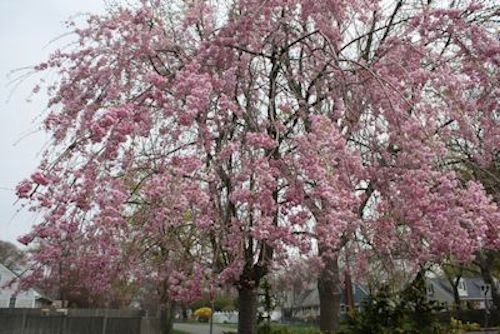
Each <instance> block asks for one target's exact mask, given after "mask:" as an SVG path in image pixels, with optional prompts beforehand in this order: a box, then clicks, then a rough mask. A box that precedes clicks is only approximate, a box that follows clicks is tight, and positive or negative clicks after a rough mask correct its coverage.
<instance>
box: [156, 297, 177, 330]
mask: <svg viewBox="0 0 500 334" xmlns="http://www.w3.org/2000/svg"><path fill="white" fill-rule="evenodd" d="M174 309H175V307H174V303H173V302H172V301H170V300H164V301H162V302H161V304H160V310H159V313H160V333H161V334H172V333H173V329H174Z"/></svg>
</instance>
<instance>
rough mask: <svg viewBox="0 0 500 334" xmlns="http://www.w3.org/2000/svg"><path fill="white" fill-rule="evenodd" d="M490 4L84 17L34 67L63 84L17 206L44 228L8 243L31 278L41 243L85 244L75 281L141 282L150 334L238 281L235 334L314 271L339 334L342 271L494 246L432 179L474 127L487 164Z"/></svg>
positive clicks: (439, 177) (464, 202)
mask: <svg viewBox="0 0 500 334" xmlns="http://www.w3.org/2000/svg"><path fill="white" fill-rule="evenodd" d="M488 6H489V4H488V2H484V3H480V2H474V1H463V2H462V3H461V4H460V6H457V5H456V4H455V2H453V1H450V3H448V2H440V3H439V4H437V3H436V4H435V3H433V2H432V1H428V2H426V3H422V2H420V1H396V2H394V3H386V2H384V1H368V0H356V1H343V0H334V1H312V0H311V1H310V0H295V1H284V0H282V1H278V0H277V1H252V0H240V1H232V2H229V3H225V2H220V3H218V2H215V3H209V2H206V1H196V0H194V1H186V2H178V3H177V2H173V3H172V2H167V1H165V2H163V1H145V0H144V1H142V2H140V3H138V4H137V5H135V6H129V7H117V8H113V9H112V10H110V11H109V13H108V14H106V15H103V16H90V17H89V19H88V21H87V22H86V24H85V25H83V27H81V26H79V25H76V26H74V27H73V26H71V27H72V28H73V29H74V32H75V33H76V36H77V37H78V40H77V43H76V45H72V46H70V47H69V49H67V50H66V49H65V50H61V51H57V52H55V53H54V54H53V55H52V57H50V59H48V61H47V62H45V63H42V64H40V65H38V66H37V67H36V68H35V69H36V70H37V71H48V70H51V71H55V72H56V74H57V78H58V79H57V81H56V82H55V83H54V84H49V85H48V93H49V95H50V96H51V100H50V102H49V112H48V114H47V115H46V118H45V127H46V129H47V131H49V132H50V133H51V134H52V135H53V146H52V147H51V148H50V149H49V151H48V152H47V154H46V155H45V158H44V159H43V161H42V162H41V164H40V167H39V169H38V170H37V171H36V172H35V173H34V174H33V175H32V176H31V177H30V178H29V179H27V180H25V181H23V182H21V183H20V185H19V186H18V189H17V190H18V195H19V197H21V198H25V199H27V200H28V201H27V203H29V205H30V206H31V207H32V209H34V210H37V211H39V212H42V213H43V215H44V216H43V218H44V219H43V223H41V224H39V225H37V226H35V227H34V229H33V231H32V232H31V233H30V234H28V235H26V236H24V237H22V239H21V240H22V242H24V243H30V242H33V241H36V242H37V243H39V244H40V245H42V247H41V248H40V251H39V252H38V253H37V254H35V258H34V259H35V260H36V261H37V262H38V263H39V264H40V265H41V266H40V270H41V269H42V268H43V267H44V266H46V265H48V264H50V263H52V262H51V261H56V262H57V260H58V259H60V258H62V257H63V256H64V252H63V251H62V248H61V247H60V245H61V243H59V242H53V241H54V240H60V239H61V238H65V239H67V240H70V243H75V245H76V244H79V243H82V242H85V241H87V242H88V243H89V244H90V245H91V248H90V249H92V251H89V252H86V253H85V254H77V255H78V256H77V257H76V258H74V261H75V265H78V266H81V267H82V268H84V270H87V271H88V273H89V274H90V275H88V277H89V279H88V280H87V281H86V282H85V284H86V285H88V286H89V287H92V288H95V289H106V287H107V286H109V285H110V284H111V282H112V280H110V279H109V277H108V276H107V273H108V272H114V273H116V272H117V270H123V273H124V275H127V277H128V279H129V280H130V281H134V280H135V281H137V282H138V284H140V282H142V281H144V280H147V279H153V280H154V283H155V284H157V286H158V287H159V291H160V294H161V296H162V297H161V300H162V303H163V305H164V306H163V310H164V311H165V312H164V316H163V319H164V323H165V324H166V323H168V314H167V313H168V310H169V309H171V305H172V304H171V303H172V302H173V301H175V300H185V299H190V298H194V297H195V296H196V295H197V294H200V293H201V289H202V286H206V287H207V288H210V289H214V288H216V287H217V286H218V285H222V284H229V283H230V284H235V285H236V287H237V289H238V292H239V297H240V303H239V305H240V307H239V324H238V326H239V328H238V332H239V333H244V334H246V333H255V331H256V314H257V289H258V287H259V285H260V283H261V281H262V279H263V278H264V276H265V275H266V274H267V273H268V272H269V271H270V270H271V269H273V268H274V267H275V266H279V265H282V264H285V263H287V259H288V258H289V257H290V256H293V254H297V253H300V254H304V255H311V254H314V256H315V257H316V259H317V260H318V263H319V265H318V268H319V279H318V289H319V293H320V307H321V315H320V326H321V329H322V330H323V331H325V332H329V333H330V332H333V331H335V329H336V328H337V326H338V310H339V297H340V295H339V285H340V270H341V268H340V267H341V266H343V265H344V264H345V261H340V258H341V256H343V257H345V258H348V259H349V263H351V266H355V267H357V268H358V269H363V267H364V268H369V266H367V265H363V264H364V263H366V262H369V261H370V259H371V258H373V257H378V258H383V259H385V260H386V261H387V262H388V263H389V264H394V263H396V261H399V260H403V261H410V262H411V263H412V264H413V265H415V266H416V267H417V266H419V265H422V264H425V263H428V262H439V261H440V259H441V258H443V257H445V256H449V255H452V256H454V257H455V258H457V259H459V260H460V261H468V260H470V259H471V257H472V256H473V254H474V252H475V251H476V250H478V249H479V248H483V247H490V248H495V247H499V242H498V233H499V221H500V217H499V213H498V208H497V206H496V205H495V204H494V203H493V202H491V200H490V198H488V197H487V195H486V194H485V192H484V190H483V189H482V187H481V186H480V185H479V184H477V183H475V182H473V181H471V182H469V183H467V184H463V183H461V182H460V180H461V178H460V177H459V175H457V174H456V173H455V172H454V171H453V170H452V169H451V168H448V167H447V166H446V164H444V162H443V161H444V157H446V156H448V154H449V153H450V147H449V145H447V144H448V143H450V142H452V141H458V142H460V143H464V142H469V141H470V142H471V143H472V144H474V143H477V141H476V140H475V138H476V137H477V136H478V134H477V133H476V132H474V129H475V128H474V124H478V123H479V124H481V125H482V126H483V128H484V129H485V130H484V131H483V132H481V133H480V134H479V136H480V137H481V138H482V140H481V143H482V145H484V147H485V150H486V151H487V152H489V154H482V153H478V155H477V158H478V159H481V161H482V162H484V163H488V162H489V161H491V159H493V158H494V157H495V154H497V153H495V152H498V151H495V150H496V148H495V145H496V144H495V143H496V142H497V141H495V138H498V115H497V114H495V110H496V100H495V97H494V95H495V93H496V92H497V89H496V88H495V85H494V83H493V82H494V81H495V80H496V79H498V72H497V68H496V65H498V51H499V45H498V41H497V40H496V39H495V37H494V36H493V35H491V33H490V31H489V26H488V24H489V23H488V22H489V20H490V19H491V17H492V15H494V14H493V13H494V12H493V11H492V10H491V9H490V8H489V7H488ZM37 89H38V88H37ZM472 120H473V121H474V122H472ZM478 152H482V151H478ZM77 236H78V237H77ZM316 251H317V252H316ZM54 263H55V262H54ZM49 266H50V265H49ZM96 272H99V275H95V276H94V275H92V273H96ZM37 273H40V271H36V270H35V271H34V272H33V276H32V277H33V279H36V277H37ZM164 327H165V328H167V326H164ZM165 330H167V329H165Z"/></svg>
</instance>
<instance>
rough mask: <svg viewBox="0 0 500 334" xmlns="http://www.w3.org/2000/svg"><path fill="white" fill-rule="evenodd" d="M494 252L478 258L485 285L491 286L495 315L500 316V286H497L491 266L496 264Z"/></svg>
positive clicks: (488, 252)
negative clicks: (499, 287) (499, 288)
mask: <svg viewBox="0 0 500 334" xmlns="http://www.w3.org/2000/svg"><path fill="white" fill-rule="evenodd" d="M494 256H495V254H494V252H493V251H485V252H484V253H482V254H480V256H478V260H479V267H480V269H481V276H482V277H483V281H484V283H485V284H488V285H489V286H490V291H491V298H492V299H493V306H494V310H493V312H496V313H493V314H500V291H499V290H498V286H497V285H496V284H495V280H494V278H493V275H492V273H491V266H492V265H493V263H494Z"/></svg>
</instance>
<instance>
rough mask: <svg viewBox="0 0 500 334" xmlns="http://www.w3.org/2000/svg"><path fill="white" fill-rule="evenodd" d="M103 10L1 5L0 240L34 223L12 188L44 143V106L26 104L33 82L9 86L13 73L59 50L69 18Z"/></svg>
mask: <svg viewBox="0 0 500 334" xmlns="http://www.w3.org/2000/svg"><path fill="white" fill-rule="evenodd" d="M103 8H104V3H103V1H102V0H71V1H69V0H0V240H8V241H11V242H15V240H16V238H17V236H19V235H21V234H24V233H26V232H28V231H29V229H30V226H31V225H32V224H33V222H35V220H36V218H35V217H32V216H31V215H30V214H29V213H26V212H21V213H16V212H17V211H18V210H19V209H20V206H19V205H18V204H16V203H15V201H16V197H15V194H14V188H15V186H16V184H17V183H18V182H19V181H21V180H22V179H23V178H25V177H27V176H29V175H30V174H31V173H32V172H33V171H34V169H35V168H36V166H37V164H38V161H39V160H40V153H41V150H42V147H43V145H44V143H45V141H46V139H45V138H46V137H45V135H44V134H43V133H42V132H41V131H37V129H38V128H39V124H40V122H41V120H40V119H38V118H37V115H39V114H40V112H42V111H43V110H44V101H43V99H37V100H35V101H33V102H31V103H28V102H27V101H26V99H27V98H28V97H29V95H30V92H31V89H32V87H33V85H34V81H33V80H31V81H30V80H26V81H25V82H23V83H22V84H21V85H19V86H17V87H14V86H13V85H12V84H10V85H9V81H10V80H11V79H12V77H15V73H14V74H13V75H9V72H10V71H12V70H15V69H18V68H21V67H25V66H30V65H34V64H37V63H39V62H41V61H43V60H44V59H45V58H46V57H47V55H48V54H49V53H50V52H51V51H53V50H54V49H56V48H57V47H61V46H62V45H63V44H64V42H65V39H62V40H59V41H56V42H53V43H52V44H50V42H51V41H52V40H53V39H55V38H57V37H59V36H61V35H62V34H63V33H65V32H66V30H65V28H64V25H63V22H64V20H66V19H67V18H68V17H70V16H72V15H75V14H79V13H86V12H94V13H95V12H99V11H102V10H103ZM66 41H68V40H67V39H66ZM14 88H15V89H14ZM15 243H16V244H17V245H18V246H19V243H17V242H15Z"/></svg>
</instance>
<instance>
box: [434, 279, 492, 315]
mask: <svg viewBox="0 0 500 334" xmlns="http://www.w3.org/2000/svg"><path fill="white" fill-rule="evenodd" d="M426 285H427V297H428V298H429V299H430V300H434V301H437V302H439V303H441V304H443V305H445V306H448V307H451V306H452V305H453V304H454V303H455V299H454V297H453V287H452V286H451V284H450V282H449V281H448V280H447V279H445V278H440V277H436V278H428V279H426ZM457 288H458V289H457V290H458V291H457V292H458V296H459V297H460V301H461V303H462V304H463V305H464V306H467V307H468V308H471V309H479V310H481V309H485V308H486V307H488V308H490V307H491V306H492V303H493V299H492V297H491V289H490V287H489V286H488V285H487V284H485V283H484V281H483V279H482V278H480V277H472V278H468V277H462V278H460V279H459V281H458V287H457Z"/></svg>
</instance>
